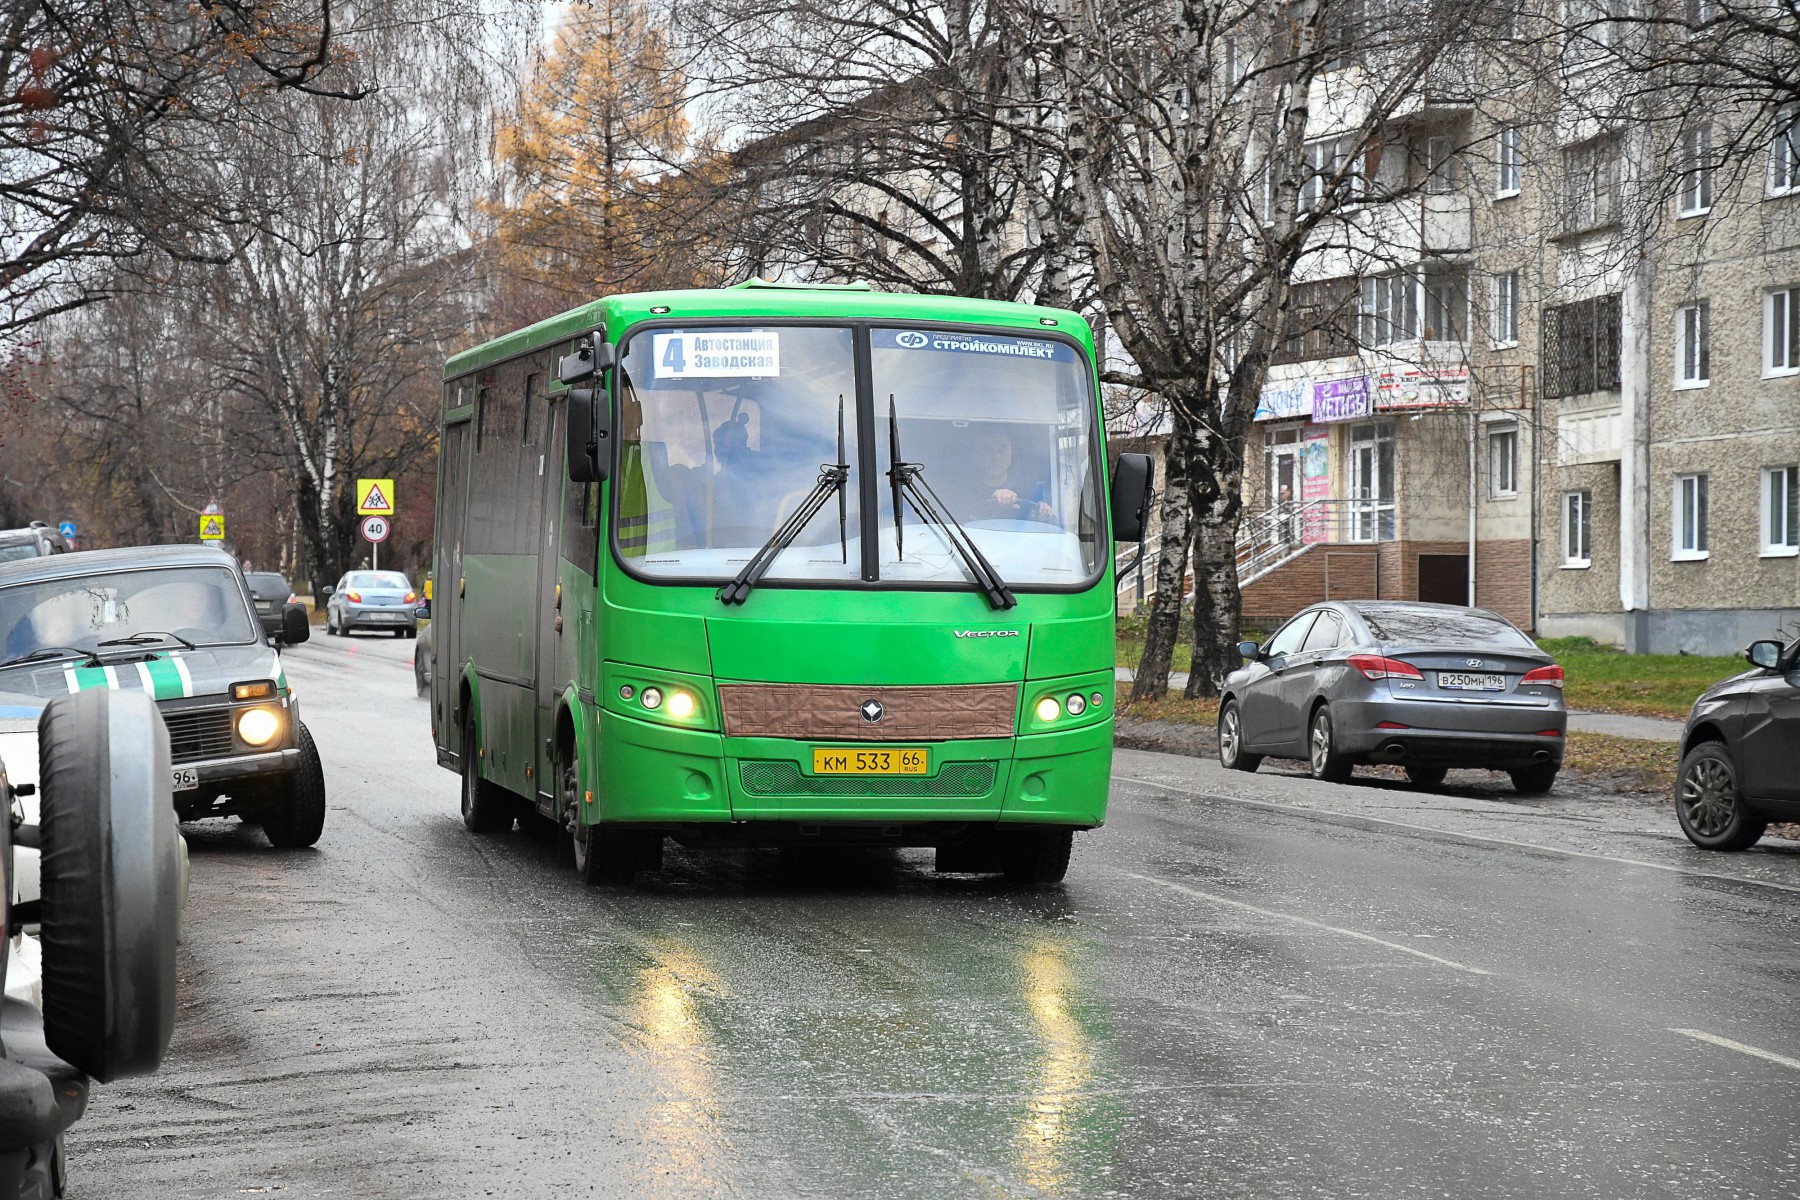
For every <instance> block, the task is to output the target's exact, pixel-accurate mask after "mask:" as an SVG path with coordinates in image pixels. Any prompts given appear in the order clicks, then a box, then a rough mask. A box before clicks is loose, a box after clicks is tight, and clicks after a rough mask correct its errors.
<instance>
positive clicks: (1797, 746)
mask: <svg viewBox="0 0 1800 1200" xmlns="http://www.w3.org/2000/svg"><path fill="white" fill-rule="evenodd" d="M1744 657H1745V658H1746V659H1747V660H1749V662H1750V666H1751V668H1752V669H1751V670H1749V671H1745V672H1744V673H1743V674H1741V675H1733V676H1732V677H1731V678H1730V679H1727V680H1725V681H1723V682H1721V683H1716V684H1714V685H1713V686H1712V687H1710V688H1708V689H1707V690H1706V691H1705V692H1703V693H1701V696H1700V698H1699V699H1698V700H1696V701H1694V708H1693V711H1692V712H1690V713H1688V719H1687V728H1685V729H1684V730H1682V733H1681V769H1680V771H1679V772H1678V773H1677V775H1676V780H1675V817H1676V819H1677V820H1678V821H1680V822H1681V831H1682V832H1683V833H1685V834H1687V836H1688V840H1689V841H1691V842H1693V843H1694V845H1696V846H1699V847H1701V848H1702V849H1705V850H1742V849H1744V848H1746V847H1748V846H1752V845H1754V844H1755V843H1756V840H1757V839H1758V838H1760V837H1761V836H1762V835H1763V829H1764V828H1765V827H1766V826H1767V825H1768V823H1769V822H1770V821H1797V820H1800V641H1797V642H1793V643H1790V644H1788V645H1786V646H1784V645H1782V644H1781V643H1780V642H1773V641H1770V642H1752V643H1751V644H1750V648H1749V649H1748V650H1746V651H1744Z"/></svg>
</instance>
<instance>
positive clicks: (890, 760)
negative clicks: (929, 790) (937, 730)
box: [813, 746, 930, 775]
mask: <svg viewBox="0 0 1800 1200" xmlns="http://www.w3.org/2000/svg"><path fill="white" fill-rule="evenodd" d="M929 766H930V759H929V756H928V755H927V754H926V753H925V751H923V750H909V749H907V748H906V747H904V746H868V747H864V748H861V749H852V748H850V747H847V746H845V747H833V748H831V749H829V750H814V751H813V774H814V775H924V774H926V772H927V770H928V769H929Z"/></svg>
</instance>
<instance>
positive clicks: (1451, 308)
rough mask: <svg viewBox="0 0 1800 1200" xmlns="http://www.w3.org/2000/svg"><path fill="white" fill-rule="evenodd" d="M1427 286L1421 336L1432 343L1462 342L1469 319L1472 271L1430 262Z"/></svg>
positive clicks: (1425, 285) (1428, 264)
mask: <svg viewBox="0 0 1800 1200" xmlns="http://www.w3.org/2000/svg"><path fill="white" fill-rule="evenodd" d="M1423 283H1424V291H1425V313H1424V315H1425V324H1424V327H1423V328H1422V329H1421V330H1420V333H1421V335H1422V336H1423V337H1424V338H1425V340H1426V341H1428V342H1460V341H1462V340H1463V331H1464V327H1465V326H1466V324H1467V322H1468V316H1469V272H1468V268H1466V267H1461V266H1452V265H1450V264H1448V263H1427V264H1426V265H1425V273H1424V276H1423Z"/></svg>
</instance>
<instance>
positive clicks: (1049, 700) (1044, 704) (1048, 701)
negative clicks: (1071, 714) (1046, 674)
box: [1037, 696, 1062, 724]
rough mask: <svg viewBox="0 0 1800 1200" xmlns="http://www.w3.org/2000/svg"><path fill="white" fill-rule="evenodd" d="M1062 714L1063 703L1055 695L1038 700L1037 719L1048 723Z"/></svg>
mask: <svg viewBox="0 0 1800 1200" xmlns="http://www.w3.org/2000/svg"><path fill="white" fill-rule="evenodd" d="M1060 716H1062V703H1061V702H1060V701H1059V700H1057V698H1056V697H1055V696H1045V697H1044V698H1043V699H1042V700H1039V701H1038V702H1037V719H1038V720H1040V721H1043V722H1045V723H1046V724H1048V723H1049V722H1051V721H1054V720H1056V718H1058V717H1060Z"/></svg>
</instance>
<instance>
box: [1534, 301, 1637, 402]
mask: <svg viewBox="0 0 1800 1200" xmlns="http://www.w3.org/2000/svg"><path fill="white" fill-rule="evenodd" d="M1538 326H1539V327H1538V334H1539V336H1540V338H1541V339H1542V342H1543V344H1542V347H1541V349H1540V351H1539V355H1538V361H1539V371H1538V378H1539V386H1540V388H1541V390H1542V392H1543V394H1544V395H1545V396H1546V397H1548V398H1550V399H1552V400H1555V399H1560V398H1562V397H1564V396H1580V395H1584V394H1586V393H1588V392H1602V391H1610V390H1612V389H1614V388H1616V387H1618V386H1619V337H1620V330H1619V297H1618V295H1617V294H1616V293H1615V294H1614V295H1611V296H1595V297H1594V298H1592V299H1591V300H1577V301H1576V302H1575V303H1573V304H1560V305H1557V306H1555V307H1552V308H1546V309H1544V310H1543V312H1542V314H1541V315H1540V318H1539V322H1538Z"/></svg>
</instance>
